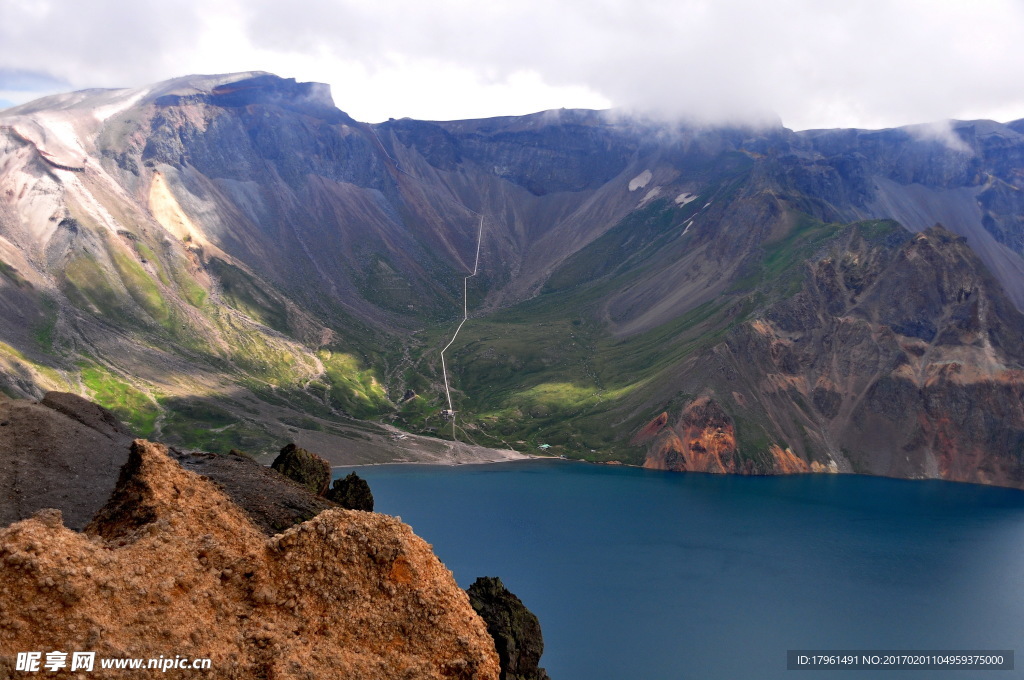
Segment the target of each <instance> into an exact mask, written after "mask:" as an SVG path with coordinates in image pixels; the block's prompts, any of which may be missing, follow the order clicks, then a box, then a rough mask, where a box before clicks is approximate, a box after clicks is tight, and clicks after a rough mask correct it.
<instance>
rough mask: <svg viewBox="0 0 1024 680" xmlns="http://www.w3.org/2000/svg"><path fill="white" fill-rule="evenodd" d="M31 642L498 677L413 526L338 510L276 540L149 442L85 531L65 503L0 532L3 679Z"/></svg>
mask: <svg viewBox="0 0 1024 680" xmlns="http://www.w3.org/2000/svg"><path fill="white" fill-rule="evenodd" d="M25 650H40V651H50V650H63V651H68V650H78V651H95V652H97V657H99V658H104V657H138V658H155V657H159V656H160V655H164V656H167V655H171V656H172V657H173V656H174V655H181V656H188V657H206V658H210V659H211V660H212V671H211V672H210V674H209V677H217V678H247V679H248V678H303V679H316V678H347V679H350V680H360V679H364V678H365V679H367V680H369V679H371V678H372V679H373V680H377V679H379V678H417V679H419V678H437V679H440V678H462V679H469V678H481V679H482V678H489V679H495V678H498V675H499V669H498V659H497V655H496V654H495V651H494V644H493V641H492V640H491V638H490V637H489V635H488V634H487V631H486V628H485V626H484V623H483V621H482V620H481V619H480V618H479V617H478V616H477V615H476V614H475V613H474V612H473V609H472V608H471V607H470V604H469V600H468V597H467V596H466V594H465V593H464V592H463V591H461V590H460V589H459V588H458V586H457V585H456V583H455V582H454V579H453V578H452V576H451V574H450V572H448V570H447V569H445V568H444V566H443V565H442V564H441V563H440V562H439V561H438V559H437V557H436V556H434V554H433V553H432V552H431V550H430V547H429V546H428V545H427V544H426V543H425V542H424V541H422V540H421V539H419V538H418V537H416V536H415V535H413V533H412V530H411V529H410V528H409V527H408V526H406V525H404V524H402V523H401V522H399V521H398V520H396V519H394V518H391V517H386V516H383V515H374V514H370V513H364V512H353V511H347V510H342V509H333V510H328V511H325V512H322V513H320V514H319V515H317V517H315V518H314V519H312V520H310V521H308V522H305V523H303V524H301V525H299V526H297V527H294V528H292V529H289V530H288V531H286V532H284V533H283V534H279V535H276V536H274V537H272V538H269V539H268V538H267V537H266V536H265V535H263V534H262V533H261V532H260V530H259V529H258V528H257V527H256V526H255V525H254V524H253V523H252V521H251V520H250V519H249V518H248V517H247V516H246V515H245V513H244V512H242V511H241V510H240V509H239V508H238V506H236V505H235V504H234V503H232V502H231V500H230V499H229V498H228V497H227V496H226V495H225V494H224V493H223V492H221V491H220V490H219V489H218V488H217V487H216V486H215V485H214V484H212V483H211V482H209V481H208V480H206V479H204V478H202V477H200V476H199V475H196V474H194V473H192V472H189V471H187V470H184V469H182V467H181V466H180V465H178V464H177V463H176V462H175V461H173V460H172V459H170V458H169V457H168V456H167V453H166V448H165V447H164V446H162V445H160V444H152V443H149V442H146V441H143V440H137V441H136V442H135V443H134V444H133V445H132V449H131V455H130V456H129V460H128V462H127V463H126V464H125V466H124V468H123V470H122V473H121V476H120V478H119V480H118V484H117V488H116V489H115V491H114V494H113V496H112V497H111V498H110V501H109V502H108V503H107V505H106V506H105V507H104V508H103V509H102V511H101V512H100V513H98V515H97V516H96V518H95V519H94V521H93V522H91V523H90V524H89V526H88V527H87V529H86V532H85V534H81V533H76V532H74V531H71V530H70V529H68V528H66V527H65V526H63V524H62V522H61V517H60V513H59V512H58V511H56V510H44V511H41V512H40V513H37V514H36V515H35V516H34V517H32V518H30V519H27V520H24V521H21V522H17V523H15V524H13V525H11V526H9V527H7V528H5V529H3V530H0V676H4V675H5V674H9V673H10V672H11V671H12V670H13V666H14V658H15V655H16V654H17V652H20V651H25ZM123 674H124V672H123V671H111V672H108V673H105V672H104V671H101V670H99V664H98V663H97V670H96V672H94V673H92V674H91V675H94V676H95V677H120V676H121V675H123ZM132 676H133V677H154V678H155V677H166V676H165V675H163V674H161V673H160V671H157V670H142V671H136V672H133V673H132Z"/></svg>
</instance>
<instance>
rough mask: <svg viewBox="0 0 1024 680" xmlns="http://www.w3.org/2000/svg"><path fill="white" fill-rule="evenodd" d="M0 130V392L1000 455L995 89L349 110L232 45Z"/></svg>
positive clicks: (993, 464) (193, 408)
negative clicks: (917, 96) (530, 107)
mask: <svg viewBox="0 0 1024 680" xmlns="http://www.w3.org/2000/svg"><path fill="white" fill-rule="evenodd" d="M0 154H2V156H0V192H2V194H0V196H2V200H0V204H2V208H0V237H2V238H0V262H2V263H3V264H0V273H2V277H0V315H2V317H3V318H4V319H5V320H6V321H7V323H5V324H4V325H3V327H2V329H0V341H2V342H3V343H4V344H2V345H0V367H2V368H0V371H2V372H0V386H2V387H3V389H4V391H5V392H7V393H9V394H11V395H12V396H28V395H37V396H38V395H41V393H42V392H43V391H44V390H46V389H62V390H65V391H73V392H79V393H83V394H86V395H87V396H91V397H92V398H94V399H95V400H97V401H99V402H100V403H102V404H103V405H105V406H107V407H108V408H111V409H112V410H114V412H115V413H117V414H118V415H119V416H121V417H122V418H125V419H126V420H127V421H128V422H129V423H130V424H131V425H132V426H133V428H134V429H135V430H136V431H138V432H139V433H140V434H141V435H143V436H159V437H161V438H162V439H163V440H166V441H168V442H170V443H173V444H177V445H183V446H196V447H205V448H208V449H217V450H221V449H222V450H227V449H228V448H232V447H234V448H242V449H247V450H250V451H252V452H254V453H266V452H269V451H271V450H276V449H278V448H280V446H281V445H282V444H283V443H284V441H283V440H294V441H295V442H296V443H298V444H299V445H301V446H305V447H307V448H310V449H313V450H318V451H325V452H326V451H329V450H331V449H335V450H338V451H340V453H339V454H338V456H339V457H340V458H344V457H345V456H353V457H354V456H357V455H363V456H366V455H371V454H366V453H365V451H366V448H365V446H364V445H365V444H370V445H372V446H375V447H376V448H375V449H374V453H373V454H372V455H373V456H376V457H377V458H378V459H380V458H386V457H388V456H390V457H394V456H395V455H399V454H396V453H395V451H394V450H390V449H388V447H387V445H385V444H382V443H381V442H387V441H392V442H395V441H401V440H399V439H398V438H399V437H402V436H404V435H401V434H395V431H392V430H387V429H386V428H387V427H390V426H391V425H395V426H398V427H400V428H402V429H404V430H407V431H411V432H418V433H427V434H433V435H435V436H439V437H442V438H448V439H452V438H455V439H458V440H461V441H469V442H473V443H476V444H481V445H484V446H490V447H498V448H508V447H512V448H518V449H521V450H530V449H534V448H535V447H537V446H539V445H541V444H547V445H549V446H550V447H551V450H552V451H553V452H555V453H560V454H563V455H566V456H569V457H580V458H587V459H591V460H598V461H620V462H626V463H635V464H644V465H647V466H649V467H658V468H665V469H680V470H703V471H713V472H744V473H756V474H762V473H780V472H802V471H811V470H818V471H844V472H850V471H855V472H864V473H872V474H886V475H895V476H903V477H942V478H947V479H957V480H963V481H976V482H984V483H993V484H1005V485H1011V486H1024V446H1022V442H1024V414H1022V412H1021V411H1022V409H1021V407H1020V397H1021V385H1022V384H1024V383H1022V377H1024V373H1022V372H1021V371H1022V363H1021V362H1022V359H1021V355H1022V352H1024V349H1022V336H1021V329H1022V328H1024V320H1022V316H1021V309H1022V308H1024V224H1022V223H1021V221H1022V218H1021V215H1024V199H1022V196H1021V193H1022V192H1021V188H1022V187H1024V121H1018V122H1016V123H1010V124H1006V125H1003V124H999V123H994V122H991V121H971V122H952V123H950V124H949V125H948V126H936V125H926V126H910V127H905V128H898V129H892V130H879V131H863V130H826V131H807V132H793V131H790V130H787V129H785V128H783V127H781V126H780V127H768V128H756V129H755V128H735V127H706V126H705V127H695V126H690V125H686V124H683V123H671V124H670V123H664V122H659V121H651V120H644V119H640V118H637V117H631V116H626V115H620V114H617V113H616V112H596V111H581V110H561V111H548V112H543V113H538V114H533V115H529V116H519V117H504V118H492V119H486V120H472V121H453V122H430V121H414V120H409V119H403V120H390V121H388V122H385V123H381V124H377V125H368V124H364V123H360V122H358V121H355V120H353V119H352V118H350V117H349V116H348V115H347V114H345V113H344V112H342V111H340V110H339V109H337V108H336V107H335V106H334V103H333V100H332V98H331V95H330V92H329V90H328V89H327V87H326V86H324V85H318V84H311V83H297V82H296V81H294V80H290V79H283V78H278V77H276V76H273V75H270V74H264V73H248V74H234V75H225V76H196V77H187V78H180V79H177V80H173V81H168V82H166V83H161V84H158V85H155V86H152V87H149V88H143V89H138V90H103V91H97V90H91V91H84V92H79V93H72V94H67V95H57V96H54V97H47V98H44V99H41V100H38V101H36V102H32V103H30V104H26V105H23V106H20V107H16V108H13V109H8V110H6V111H4V112H2V113H0ZM477 265H478V267H476V268H477V270H478V273H477V274H476V276H473V277H472V278H469V279H465V277H467V276H469V275H470V274H471V273H473V271H474V268H475V266H477ZM464 279H465V283H464ZM464 286H465V288H464ZM464 290H465V295H466V299H465V300H464V299H463V295H464ZM465 313H468V317H469V319H468V321H467V322H466V323H465V324H464V325H463V327H462V330H461V331H460V333H459V335H458V337H457V338H456V341H455V342H454V343H453V344H452V346H451V348H450V349H449V350H448V352H447V354H446V360H445V361H446V367H447V368H448V369H449V375H448V379H449V383H450V385H451V387H452V400H453V403H454V406H455V409H456V411H457V415H456V420H455V421H454V422H451V421H449V420H448V419H446V418H444V417H443V416H442V414H441V409H442V408H447V399H446V394H445V387H444V375H443V373H442V367H441V361H440V350H441V348H443V347H444V346H445V345H446V344H447V343H448V342H449V340H451V338H452V334H453V332H454V330H455V328H456V326H457V325H458V323H459V322H460V321H461V320H462V319H463V316H464V314H465ZM367 419H370V420H371V421H373V422H367ZM389 433H390V434H389ZM389 437H393V438H395V439H391V440H389V439H388V438H389Z"/></svg>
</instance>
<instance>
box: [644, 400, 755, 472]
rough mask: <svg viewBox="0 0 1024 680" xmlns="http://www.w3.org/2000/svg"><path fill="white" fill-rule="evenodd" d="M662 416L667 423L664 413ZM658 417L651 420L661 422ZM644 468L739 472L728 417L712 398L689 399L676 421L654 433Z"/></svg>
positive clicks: (732, 431)
mask: <svg viewBox="0 0 1024 680" xmlns="http://www.w3.org/2000/svg"><path fill="white" fill-rule="evenodd" d="M662 416H665V417H664V423H667V422H668V417H667V414H664V413H663V414H662ZM662 416H659V417H658V418H657V419H656V420H655V421H654V422H658V421H661V420H662ZM664 423H663V424H664ZM652 424H653V423H652ZM648 427H650V426H648ZM645 429H646V428H645ZM644 467H646V468H651V469H655V470H677V471H683V470H687V471H690V472H718V473H723V472H738V471H740V468H741V467H742V466H740V465H739V464H738V459H737V456H736V429H735V427H733V424H732V420H731V419H730V418H729V416H728V415H726V413H725V411H723V410H722V408H721V407H720V406H719V405H718V404H717V403H716V402H715V400H714V399H711V398H709V397H701V398H700V399H697V400H695V401H693V402H691V403H690V404H689V405H688V406H687V407H686V408H685V409H683V412H682V414H680V417H679V419H678V421H677V422H676V423H675V424H674V425H673V426H672V427H669V428H667V429H664V430H662V431H661V433H660V434H659V435H658V437H657V439H656V440H655V443H654V445H653V446H652V447H651V450H650V452H649V453H648V455H647V459H646V460H645V461H644Z"/></svg>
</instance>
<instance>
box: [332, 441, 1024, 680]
mask: <svg viewBox="0 0 1024 680" xmlns="http://www.w3.org/2000/svg"><path fill="white" fill-rule="evenodd" d="M349 471H350V469H347V468H346V469H339V470H336V471H335V472H336V474H341V475H344V474H347V473H348V472H349ZM357 472H358V474H359V475H360V476H362V477H364V478H365V479H367V480H368V481H369V483H370V487H371V489H372V490H373V495H374V497H375V499H376V509H377V511H378V512H384V513H388V514H391V515H400V516H401V517H402V519H403V521H405V522H406V523H408V524H410V525H411V526H412V527H413V529H414V530H415V532H416V533H417V534H418V535H420V536H422V537H423V538H424V539H426V540H427V541H428V542H429V543H431V544H433V546H434V550H435V552H436V553H437V555H438V556H439V557H440V558H441V560H442V561H443V562H444V563H445V564H446V565H447V566H448V568H450V569H451V570H452V571H453V572H454V574H455V577H456V579H457V580H458V582H459V585H461V586H462V587H464V588H465V587H468V586H469V584H470V583H472V582H473V580H474V579H475V578H476V577H477V576H500V577H501V579H502V580H503V581H504V582H505V585H506V586H507V587H508V588H509V589H510V590H511V591H512V592H514V593H516V594H517V595H518V596H519V597H520V598H521V599H522V600H523V602H524V603H525V604H526V606H527V607H529V608H530V609H531V610H532V611H533V612H534V613H536V614H537V616H538V617H539V618H540V622H541V626H542V628H543V631H544V641H545V652H544V657H543V659H542V665H543V666H545V667H546V668H547V669H548V672H549V673H550V674H551V677H552V678H553V680H661V679H666V680H669V679H671V680H675V679H678V678H695V679H700V680H714V679H717V678H723V679H730V680H731V679H745V678H750V679H761V678H764V679H772V678H788V679H789V680H799V679H800V678H841V679H843V680H852V679H853V678H855V677H861V678H869V677H879V676H880V677H883V678H914V679H915V680H924V679H925V678H945V677H949V678H961V679H965V678H975V677H982V678H988V679H990V680H998V679H999V678H1010V677H1013V678H1020V677H1024V668H1022V667H1024V659H1022V660H1017V662H1016V667H1017V669H1018V670H1015V671H986V672H980V673H979V672H976V671H941V672H936V671H880V672H875V671H838V672H837V671H831V672H820V671H787V670H786V651H787V650H789V649H822V650H824V649H859V650H869V649H886V650H895V649H908V650H938V649H950V650H957V649H959V650H963V649H1014V650H1017V649H1018V648H1019V647H1021V645H1020V642H1021V640H1022V634H1024V492H1020V491H1015V490H1010V489H999V488H987V487H982V486H974V485H966V484H952V483H947V482H937V481H903V480H893V479H882V478H871V477H857V476H845V475H813V476H811V475H807V476H792V477H728V476H713V475H701V474H673V473H665V472H655V471H648V470H640V469H635V468H618V467H606V466H598V465H587V464H582V463H572V462H565V461H528V462H516V463H502V464H492V465H467V466H460V467H442V466H423V465H389V466H374V467H360V468H358V469H357ZM1018 651H1019V650H1018Z"/></svg>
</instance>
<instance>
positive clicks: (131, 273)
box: [113, 252, 173, 327]
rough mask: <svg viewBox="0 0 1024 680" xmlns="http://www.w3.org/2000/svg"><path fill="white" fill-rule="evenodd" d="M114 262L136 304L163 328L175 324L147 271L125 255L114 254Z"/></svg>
mask: <svg viewBox="0 0 1024 680" xmlns="http://www.w3.org/2000/svg"><path fill="white" fill-rule="evenodd" d="M113 261H114V267H115V268H116V269H117V273H118V274H119V275H120V276H121V281H122V282H123V283H124V286H125V288H127V289H128V294H129V295H131V297H132V299H133V300H135V302H136V304H138V305H139V306H140V307H142V308H143V309H144V310H145V311H146V313H147V314H148V315H149V316H150V317H151V318H152V319H153V320H154V321H156V322H157V323H159V324H160V325H161V326H165V327H168V326H170V324H171V323H172V322H173V317H172V314H171V310H170V307H168V305H167V303H166V302H165V301H164V298H163V295H161V294H160V289H159V288H157V286H156V283H154V282H153V279H151V278H150V276H149V274H148V273H147V272H146V270H145V269H143V268H142V266H141V265H139V263H138V262H136V261H135V260H133V259H132V258H130V257H128V256H127V255H125V254H124V253H119V252H114V253H113Z"/></svg>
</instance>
